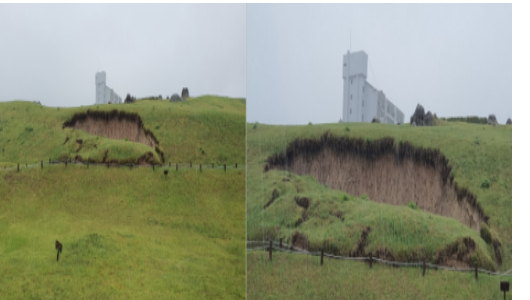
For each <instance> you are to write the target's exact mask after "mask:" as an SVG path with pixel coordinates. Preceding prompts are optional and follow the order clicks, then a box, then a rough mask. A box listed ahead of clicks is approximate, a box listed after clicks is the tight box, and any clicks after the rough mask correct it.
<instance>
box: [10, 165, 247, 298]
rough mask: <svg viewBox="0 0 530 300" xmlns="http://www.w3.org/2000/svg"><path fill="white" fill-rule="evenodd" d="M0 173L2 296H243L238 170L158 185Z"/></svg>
mask: <svg viewBox="0 0 530 300" xmlns="http://www.w3.org/2000/svg"><path fill="white" fill-rule="evenodd" d="M0 176H1V177H0V191H2V197H1V201H0V294H1V295H2V297H1V298H2V299H21V298H24V299H26V298H28V299H50V298H53V299H81V298H85V299H95V298H103V299H132V298H135V299H138V298H141V299H213V298H215V299H235V298H239V299H241V298H244V296H245V294H244V293H245V259H244V253H245V243H244V241H245V230H244V225H243V224H244V220H245V209H244V207H245V204H244V203H245V196H244V190H245V183H244V182H245V181H244V180H245V172H244V170H227V172H226V173H225V172H224V171H223V170H208V171H207V172H199V171H198V170H190V169H188V170H184V169H182V170H179V171H178V172H177V171H175V170H174V169H172V170H170V172H169V174H168V177H167V179H165V178H164V174H163V172H162V171H161V170H156V171H152V170H151V168H135V169H132V170H129V169H128V168H110V169H107V168H106V167H104V166H98V167H96V166H91V167H90V168H89V169H87V168H86V167H84V166H69V167H68V168H66V169H65V168H63V167H62V166H60V165H59V166H46V167H45V168H44V169H43V170H41V169H40V168H31V169H29V168H28V169H22V170H21V171H20V172H19V173H17V172H16V170H13V171H7V172H2V173H0ZM220 191H222V192H220ZM56 239H57V240H59V241H60V242H61V243H62V244H63V253H62V254H61V256H60V259H59V262H56V252H55V248H54V243H55V240H56Z"/></svg>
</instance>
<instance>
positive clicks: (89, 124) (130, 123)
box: [63, 110, 158, 148]
mask: <svg viewBox="0 0 530 300" xmlns="http://www.w3.org/2000/svg"><path fill="white" fill-rule="evenodd" d="M65 127H71V128H76V129H83V130H85V131H86V132H88V133H90V134H94V135H97V136H101V137H107V138H109V139H115V140H123V139H125V138H127V140H129V141H133V142H137V143H143V144H146V145H147V146H149V147H151V148H155V147H156V146H157V145H158V140H157V139H156V137H155V136H154V134H153V133H152V132H151V131H150V130H147V129H145V128H144V126H143V121H142V118H140V116H139V115H138V114H136V113H127V112H124V111H120V112H118V111H117V110H113V111H110V112H103V111H92V110H88V111H87V112H86V113H76V114H75V115H74V116H73V117H72V119H70V120H68V121H66V122H64V124H63V128H65Z"/></svg>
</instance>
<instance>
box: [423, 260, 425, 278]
mask: <svg viewBox="0 0 530 300" xmlns="http://www.w3.org/2000/svg"><path fill="white" fill-rule="evenodd" d="M423 277H425V256H423Z"/></svg>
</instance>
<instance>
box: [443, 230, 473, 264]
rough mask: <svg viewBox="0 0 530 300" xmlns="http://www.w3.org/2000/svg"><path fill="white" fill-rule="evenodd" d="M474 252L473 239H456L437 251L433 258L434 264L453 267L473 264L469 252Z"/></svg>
mask: <svg viewBox="0 0 530 300" xmlns="http://www.w3.org/2000/svg"><path fill="white" fill-rule="evenodd" d="M474 252H475V241H474V240H473V239H472V238H470V237H465V238H463V239H462V241H456V242H454V243H452V244H450V245H448V246H447V247H446V248H445V249H444V250H441V251H439V252H438V253H437V255H436V258H435V264H439V265H444V266H449V267H454V268H467V267H470V266H474V262H473V261H472V260H471V254H473V253H474Z"/></svg>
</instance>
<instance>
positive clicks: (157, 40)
mask: <svg viewBox="0 0 530 300" xmlns="http://www.w3.org/2000/svg"><path fill="white" fill-rule="evenodd" d="M0 43H1V46H0V57H1V59H0V101H10V100H15V99H21V100H40V101H41V103H42V104H43V105H46V106H79V105H89V104H94V103H95V97H96V96H95V95H96V85H95V75H96V72H97V71H101V70H104V71H105V72H106V73H107V86H109V87H110V88H112V89H114V91H115V92H116V93H117V94H118V95H119V96H121V97H122V99H125V96H126V94H127V93H130V94H131V95H134V96H136V97H143V96H150V95H159V94H162V95H163V96H164V97H166V96H167V95H171V94H173V93H175V92H178V93H179V94H180V92H181V91H182V88H183V87H188V88H189V91H190V95H192V96H198V95H204V94H215V95H224V96H231V97H246V74H245V73H246V49H245V47H246V10H245V5H244V4H237V5H181V4H173V5H171V4H169V5H81V4H77V5H60V4H59V5H29V4H25V5H8V4H0Z"/></svg>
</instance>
